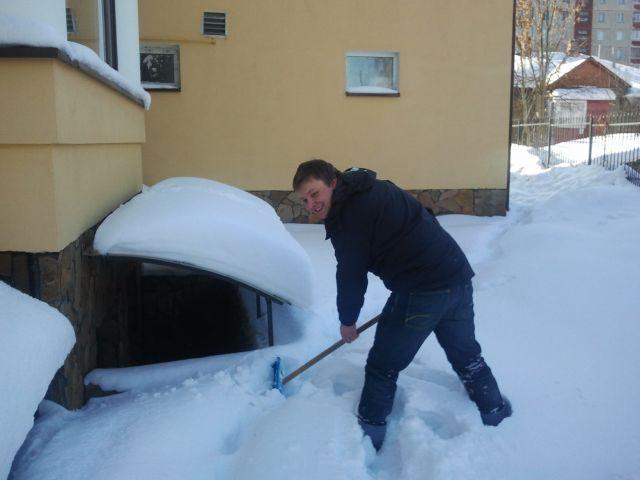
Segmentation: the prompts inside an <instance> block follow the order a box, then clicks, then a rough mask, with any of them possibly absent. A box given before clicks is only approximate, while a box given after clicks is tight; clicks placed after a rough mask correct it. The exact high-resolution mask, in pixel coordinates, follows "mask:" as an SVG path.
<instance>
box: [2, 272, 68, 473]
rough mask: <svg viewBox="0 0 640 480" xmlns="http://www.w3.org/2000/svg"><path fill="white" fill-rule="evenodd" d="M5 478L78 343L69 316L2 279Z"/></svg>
mask: <svg viewBox="0 0 640 480" xmlns="http://www.w3.org/2000/svg"><path fill="white" fill-rule="evenodd" d="M0 305H1V307H0V479H4V478H6V477H7V475H8V474H9V469H10V468H11V462H12V461H13V457H14V456H15V454H16V452H17V451H18V449H19V448H20V445H22V442H23V441H24V439H25V437H26V436H27V433H28V432H29V430H30V429H31V427H32V425H33V414H34V412H35V411H36V408H37V407H38V404H39V403H40V401H41V400H42V399H43V398H44V395H45V393H46V392H47V388H48V386H49V383H50V382H51V379H52V378H53V376H54V375H55V373H56V371H57V370H58V368H60V367H61V366H62V364H63V363H64V359H65V358H66V356H67V354H68V353H69V351H70V350H71V348H72V347H73V344H74V343H75V334H74V332H73V328H72V327H71V325H70V324H69V322H68V321H67V319H66V318H65V317H64V316H63V315H62V314H61V313H60V312H58V311H57V310H55V309H54V308H51V307H50V306H48V305H47V304H45V303H43V302H41V301H39V300H36V299H34V298H31V297H29V296H28V295H25V294H23V293H20V292H19V291H17V290H15V289H13V288H11V287H9V286H8V285H7V284H5V283H3V282H0Z"/></svg>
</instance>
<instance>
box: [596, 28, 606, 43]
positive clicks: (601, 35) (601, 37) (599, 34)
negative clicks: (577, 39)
mask: <svg viewBox="0 0 640 480" xmlns="http://www.w3.org/2000/svg"><path fill="white" fill-rule="evenodd" d="M596 40H598V41H600V42H601V41H602V40H604V30H596Z"/></svg>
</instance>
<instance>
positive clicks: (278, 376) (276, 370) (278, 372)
mask: <svg viewBox="0 0 640 480" xmlns="http://www.w3.org/2000/svg"><path fill="white" fill-rule="evenodd" d="M379 319H380V315H377V316H376V317H374V318H372V319H371V320H369V321H368V322H367V323H363V324H362V325H360V327H358V329H357V332H358V334H360V333H362V332H364V331H365V330H366V329H367V328H369V327H370V326H371V325H375V324H376V323H378V320H379ZM344 344H345V341H344V340H339V341H337V342H336V343H334V344H333V345H331V346H330V347H329V348H327V349H326V350H324V351H323V352H321V353H319V354H318V355H316V356H315V357H313V358H312V359H311V360H309V361H308V362H307V363H305V364H304V365H302V366H301V367H299V368H298V369H297V370H295V371H293V372H291V373H290V374H289V375H287V376H286V377H285V376H284V370H283V368H282V360H281V359H280V357H276V361H275V362H273V365H272V367H273V384H272V386H273V388H277V389H278V390H279V391H280V393H283V389H284V386H285V385H286V384H287V383H289V382H290V381H291V380H293V379H294V378H296V377H297V376H298V375H300V374H301V373H302V372H304V371H305V370H307V369H308V368H310V367H312V366H314V365H315V364H316V363H318V362H319V361H320V360H322V359H323V358H324V357H326V356H327V355H329V354H330V353H333V352H334V351H336V350H337V349H338V348H340V347H341V346H342V345H344Z"/></svg>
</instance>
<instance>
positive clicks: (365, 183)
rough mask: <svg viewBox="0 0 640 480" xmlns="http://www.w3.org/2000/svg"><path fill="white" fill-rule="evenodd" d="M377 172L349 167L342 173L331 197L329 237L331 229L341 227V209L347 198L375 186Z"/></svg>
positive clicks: (327, 224) (328, 219)
mask: <svg viewBox="0 0 640 480" xmlns="http://www.w3.org/2000/svg"><path fill="white" fill-rule="evenodd" d="M375 180H376V172H374V171H373V170H367V169H366V168H349V169H348V170H345V171H344V172H342V173H341V174H340V176H339V177H338V184H337V186H336V189H335V190H334V192H333V195H332V197H331V210H330V212H329V216H328V217H327V219H326V220H325V222H324V223H325V227H326V230H327V237H326V238H331V233H330V232H331V231H333V230H335V229H336V228H340V210H342V205H343V203H344V201H345V200H346V199H348V198H349V197H351V196H352V195H355V194H357V193H359V192H366V191H367V190H369V189H371V187H373V184H374V182H375Z"/></svg>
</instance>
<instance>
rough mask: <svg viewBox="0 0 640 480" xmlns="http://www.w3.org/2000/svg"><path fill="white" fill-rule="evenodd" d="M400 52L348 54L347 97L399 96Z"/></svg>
mask: <svg viewBox="0 0 640 480" xmlns="http://www.w3.org/2000/svg"><path fill="white" fill-rule="evenodd" d="M399 56H400V54H399V53H398V52H348V53H347V55H346V92H347V95H393V96H398V95H399V94H400V90H399V88H398V64H399Z"/></svg>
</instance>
